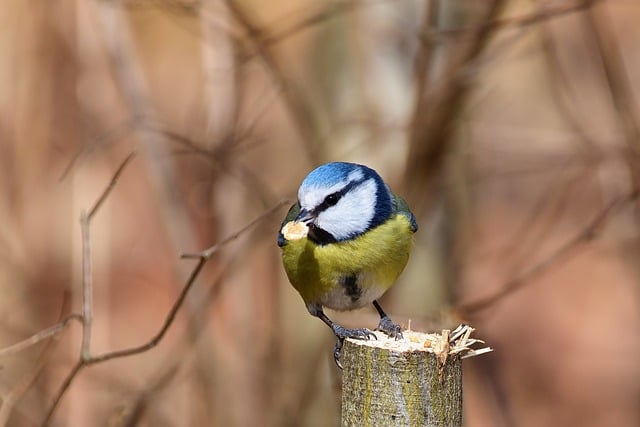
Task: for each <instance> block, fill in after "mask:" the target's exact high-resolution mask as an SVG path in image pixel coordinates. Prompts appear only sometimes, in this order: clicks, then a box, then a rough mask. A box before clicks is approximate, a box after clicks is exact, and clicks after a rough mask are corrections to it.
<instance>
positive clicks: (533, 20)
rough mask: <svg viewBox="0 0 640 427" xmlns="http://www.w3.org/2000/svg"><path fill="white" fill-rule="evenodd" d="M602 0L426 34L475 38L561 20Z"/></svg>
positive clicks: (432, 36) (580, 2)
mask: <svg viewBox="0 0 640 427" xmlns="http://www.w3.org/2000/svg"><path fill="white" fill-rule="evenodd" d="M600 1H602V0H583V1H579V2H577V3H575V4H564V5H561V6H557V7H554V8H548V9H547V10H539V11H537V12H534V13H529V14H525V15H520V16H514V17H510V18H500V19H492V20H489V21H487V22H484V23H483V24H480V25H476V26H473V27H468V28H453V29H446V30H435V31H431V32H429V33H425V37H426V38H428V39H439V38H450V37H455V36H465V35H466V36H475V35H476V34H477V33H478V32H483V31H493V30H497V29H505V28H509V27H519V28H523V27H528V26H532V25H535V24H539V23H541V22H545V21H548V20H550V19H555V18H560V17H563V16H565V15H569V14H572V13H576V12H582V11H584V10H587V9H589V8H591V7H592V6H593V5H594V4H595V3H597V2H600Z"/></svg>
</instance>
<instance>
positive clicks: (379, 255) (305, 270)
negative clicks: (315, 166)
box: [282, 214, 413, 310]
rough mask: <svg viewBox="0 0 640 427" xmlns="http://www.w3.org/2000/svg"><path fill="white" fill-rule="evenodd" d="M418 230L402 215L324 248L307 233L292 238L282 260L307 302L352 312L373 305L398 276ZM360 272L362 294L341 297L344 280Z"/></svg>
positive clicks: (407, 258)
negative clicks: (356, 297) (349, 297)
mask: <svg viewBox="0 0 640 427" xmlns="http://www.w3.org/2000/svg"><path fill="white" fill-rule="evenodd" d="M412 245H413V231H412V228H411V223H410V221H409V218H407V217H406V216H405V215H401V214H397V215H395V216H393V217H391V218H390V219H389V220H388V221H386V222H385V223H383V224H381V225H379V226H378V227H376V228H374V229H373V230H370V231H368V232H366V233H364V234H362V235H361V236H358V237H356V238H354V239H352V240H348V241H344V242H338V243H330V244H327V245H324V246H320V245H317V244H315V243H314V242H312V241H311V240H309V239H307V238H306V237H303V238H300V239H296V240H289V241H287V243H286V244H285V245H284V246H283V247H282V260H283V264H284V268H285V271H286V272H287V276H288V277H289V281H290V282H291V284H292V285H293V287H294V288H296V290H298V292H299V293H300V295H301V296H302V299H303V300H304V301H305V303H306V304H320V305H323V306H325V307H329V308H332V309H336V310H348V309H352V308H357V307H361V306H364V305H366V304H368V303H371V302H372V301H373V299H376V298H378V297H379V296H380V295H382V293H384V292H385V291H386V290H387V289H388V288H389V287H390V286H391V285H392V284H393V283H394V282H395V281H396V279H397V278H398V276H399V275H400V273H401V272H402V270H403V269H404V267H405V265H406V264H407V261H408V260H409V253H410V252H411V247H412ZM345 276H357V277H358V282H359V283H358V285H359V286H360V287H361V288H362V291H363V292H362V296H361V298H359V299H358V300H354V299H352V300H349V299H348V298H340V296H341V295H343V294H344V289H342V285H341V280H343V278H344V277H345Z"/></svg>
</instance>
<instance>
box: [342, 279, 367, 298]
mask: <svg viewBox="0 0 640 427" xmlns="http://www.w3.org/2000/svg"><path fill="white" fill-rule="evenodd" d="M340 282H341V283H340V284H341V285H342V287H343V288H344V293H345V295H347V296H348V297H350V298H351V302H356V301H358V300H359V299H360V295H361V294H362V289H360V287H359V286H358V276H356V275H355V274H352V275H350V276H342V280H341V281H340Z"/></svg>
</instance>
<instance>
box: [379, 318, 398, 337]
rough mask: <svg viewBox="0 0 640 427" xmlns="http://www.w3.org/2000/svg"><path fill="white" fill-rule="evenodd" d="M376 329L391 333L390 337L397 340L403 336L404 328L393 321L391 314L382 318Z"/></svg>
mask: <svg viewBox="0 0 640 427" xmlns="http://www.w3.org/2000/svg"><path fill="white" fill-rule="evenodd" d="M376 331H382V332H384V333H385V334H387V335H389V337H391V338H395V339H397V340H399V339H401V338H402V328H401V327H400V325H396V324H395V323H393V322H392V321H391V319H390V318H389V316H384V317H382V318H381V319H380V323H379V324H378V327H377V328H376Z"/></svg>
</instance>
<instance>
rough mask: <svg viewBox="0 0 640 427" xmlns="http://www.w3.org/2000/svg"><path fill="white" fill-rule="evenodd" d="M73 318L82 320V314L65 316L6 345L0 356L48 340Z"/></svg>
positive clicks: (0, 351)
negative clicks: (53, 323)
mask: <svg viewBox="0 0 640 427" xmlns="http://www.w3.org/2000/svg"><path fill="white" fill-rule="evenodd" d="M72 320H78V321H82V316H81V315H80V314H78V313H73V314H70V315H69V316H67V317H65V318H64V319H62V320H61V321H60V322H58V323H56V324H55V325H52V326H49V327H48V328H47V329H43V330H41V331H38V332H37V333H35V334H33V335H31V336H30V337H29V338H26V339H24V340H22V341H20V342H17V343H15V344H13V345H10V346H9V347H5V348H3V349H1V350H0V357H5V356H9V355H11V354H15V353H18V352H20V351H22V350H24V349H26V348H28V347H31V346H32V345H35V344H38V343H39V342H41V341H44V340H46V339H47V338H50V337H52V336H54V335H57V334H59V333H60V332H62V330H63V329H64V328H66V327H67V325H68V324H69V322H71V321H72Z"/></svg>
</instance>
